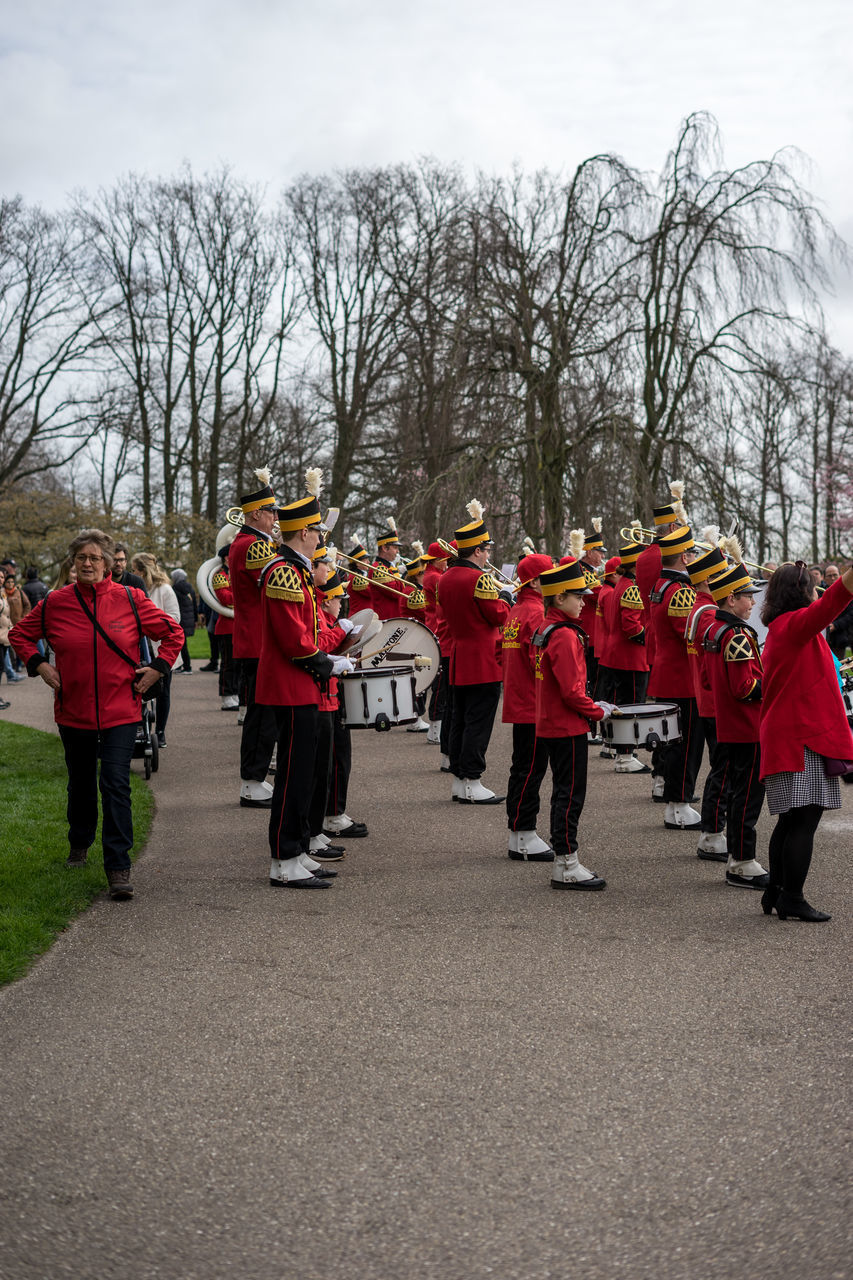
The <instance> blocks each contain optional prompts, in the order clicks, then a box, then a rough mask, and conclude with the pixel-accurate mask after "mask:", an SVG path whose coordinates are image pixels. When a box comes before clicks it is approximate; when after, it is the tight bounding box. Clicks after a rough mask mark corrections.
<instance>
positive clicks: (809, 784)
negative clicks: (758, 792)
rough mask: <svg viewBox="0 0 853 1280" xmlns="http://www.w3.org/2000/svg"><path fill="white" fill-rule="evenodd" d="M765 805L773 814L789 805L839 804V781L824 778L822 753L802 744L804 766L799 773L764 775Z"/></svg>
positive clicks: (785, 810)
mask: <svg viewBox="0 0 853 1280" xmlns="http://www.w3.org/2000/svg"><path fill="white" fill-rule="evenodd" d="M764 789H765V791H766V793H767V808H768V809H769V810H770V812H771V813H772V814H773V815H774V816H775V815H776V814H779V813H787V812H788V810H789V809H803V808H804V807H805V806H806V805H807V804H819V805H820V807H821V808H822V809H840V808H841V784H840V780H839V779H838V778H827V776H826V773H825V772H824V768H823V756H819V755H817V753H816V752H814V751H812V750H810V749H809V747H806V748H805V768H804V769H803V771H802V772H801V773H769V774H768V775H767V777H766V778H765V779H764Z"/></svg>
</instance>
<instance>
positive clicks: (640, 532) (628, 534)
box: [619, 525, 773, 573]
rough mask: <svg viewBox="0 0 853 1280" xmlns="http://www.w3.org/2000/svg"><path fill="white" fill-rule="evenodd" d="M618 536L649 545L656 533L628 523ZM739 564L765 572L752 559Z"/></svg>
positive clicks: (704, 546)
mask: <svg viewBox="0 0 853 1280" xmlns="http://www.w3.org/2000/svg"><path fill="white" fill-rule="evenodd" d="M619 536H620V538H622V539H624V541H625V542H642V543H644V544H645V545H646V546H647V547H650V546H651V545H652V543H653V542H654V540H655V538H656V537H657V534H656V533H654V532H653V530H651V529H632V528H631V526H630V525H628V526H626V527H625V528H624V529H620V530H619ZM693 545H694V547H698V549H699V550H700V551H713V550H714V547H713V546H712V545H711V543H710V542H699V541H698V540H697V541H695V542H694V543H693ZM721 549H722V548H721ZM741 564H742V565H743V566H744V568H745V569H755V571H756V572H757V573H766V572H767V569H766V567H765V566H764V565H763V564H756V563H755V561H754V560H747V559H743V560H741ZM772 572H773V570H772V569H771V573H772Z"/></svg>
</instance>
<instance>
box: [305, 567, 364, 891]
mask: <svg viewBox="0 0 853 1280" xmlns="http://www.w3.org/2000/svg"><path fill="white" fill-rule="evenodd" d="M318 552H320V553H322V554H320V555H319V556H318ZM335 558H336V557H335V554H334V548H325V547H318V548H317V551H315V553H314V568H313V573H312V576H313V578H314V592H315V595H316V597H317V602H318V604H319V609H318V612H317V623H318V627H317V646H318V648H320V649H322V651H323V652H324V653H329V654H334V653H335V651H336V650H337V649H338V648H339V647H340V646H341V645H342V644H343V642H344V641H345V640H346V637H347V635H348V634H349V633H350V631H352V629H353V624H352V623H351V622H350V621H349V619H348V618H342V617H341V616H340V613H341V606H342V604H343V602H344V601H345V600H346V598H347V597H346V589H345V587H346V584H345V581H344V577H343V575H342V574H339V573H337V572H335V571H334V570H333V566H334V563H335ZM338 693H339V690H338V681H337V678H336V677H335V676H334V675H331V676H329V679H328V682H326V683H323V684H321V685H320V702H319V706H318V711H317V745H316V750H315V753H314V784H313V786H312V788H311V802H310V804H309V806H308V833H309V837H310V838H309V842H308V854H309V856H311V857H316V858H320V859H322V861H323V862H339V861H340V859H341V858H343V856H344V847H343V845H336V844H333V843H332V837H331V836H330V835H328V834H327V833H326V832H325V831H324V826H325V821H326V810H327V808H328V804H329V785H330V780H331V771H332V755H333V745H334V732H335V723H334V722H335V712H336V711H338V710H339V697H338ZM314 874H315V875H317V876H320V875H321V873H320V872H319V871H316V870H315V872H314Z"/></svg>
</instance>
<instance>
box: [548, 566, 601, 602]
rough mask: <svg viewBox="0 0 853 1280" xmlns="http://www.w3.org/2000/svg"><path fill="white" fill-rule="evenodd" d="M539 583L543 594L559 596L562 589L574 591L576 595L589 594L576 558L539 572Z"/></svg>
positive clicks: (584, 576) (581, 568)
mask: <svg viewBox="0 0 853 1280" xmlns="http://www.w3.org/2000/svg"><path fill="white" fill-rule="evenodd" d="M539 585H540V587H541V588H542V594H543V596H559V595H562V593H563V592H564V591H574V592H576V594H577V595H580V596H586V595H591V594H592V592H591V591H590V590H589V588H588V587H587V585H586V575H585V574H584V571H583V567H582V566H581V564H580V562H579V561H578V560H569V561H568V563H566V564H558V565H555V566H554V568H553V569H546V570H545V572H544V573H540V574H539Z"/></svg>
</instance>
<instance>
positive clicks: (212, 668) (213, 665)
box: [199, 662, 219, 671]
mask: <svg viewBox="0 0 853 1280" xmlns="http://www.w3.org/2000/svg"><path fill="white" fill-rule="evenodd" d="M218 670H219V667H218V666H217V665H216V663H215V662H206V663H205V665H204V666H203V667H199V671H218Z"/></svg>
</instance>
